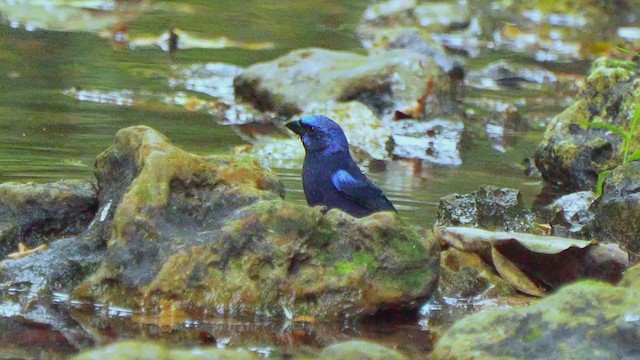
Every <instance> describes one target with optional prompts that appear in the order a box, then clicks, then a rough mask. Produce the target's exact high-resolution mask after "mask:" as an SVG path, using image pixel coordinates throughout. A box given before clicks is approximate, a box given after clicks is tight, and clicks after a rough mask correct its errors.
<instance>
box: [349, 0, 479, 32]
mask: <svg viewBox="0 0 640 360" xmlns="http://www.w3.org/2000/svg"><path fill="white" fill-rule="evenodd" d="M468 23H469V13H468V11H467V9H466V7H465V6H464V5H460V4H458V3H435V2H421V1H420V2H418V1H415V0H390V1H382V2H378V3H374V4H372V5H370V6H369V7H368V8H367V10H366V11H365V13H364V15H363V17H362V22H361V23H360V25H359V27H358V32H359V33H360V34H361V35H364V34H371V33H375V32H376V30H377V29H378V28H380V27H383V28H389V27H392V26H419V27H421V28H422V29H425V30H428V31H430V32H443V31H447V30H452V29H456V28H462V27H465V26H466V25H468Z"/></svg>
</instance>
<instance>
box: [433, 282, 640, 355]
mask: <svg viewBox="0 0 640 360" xmlns="http://www.w3.org/2000/svg"><path fill="white" fill-rule="evenodd" d="M639 319H640V290H639V289H638V288H637V287H634V288H624V287H616V286H613V285H609V284H604V283H600V282H596V281H582V282H579V283H576V284H573V285H569V286H566V287H564V288H562V289H560V290H559V291H558V292H557V293H555V294H553V295H550V296H548V297H546V298H543V299H541V300H539V301H537V302H535V303H534V304H532V305H529V306H525V307H521V308H516V309H504V310H494V311H486V312H482V313H477V314H474V315H471V316H468V317H465V318H463V319H462V320H460V321H458V322H456V323H455V324H454V325H453V327H451V329H450V330H449V331H447V332H446V333H445V334H444V336H443V337H442V338H441V339H440V340H439V341H438V343H437V344H436V346H435V348H434V351H433V353H432V354H430V357H429V358H430V359H466V358H474V359H496V358H500V359H531V358H537V359H621V358H636V357H638V355H639V354H640V347H639V346H638V343H639V341H640V335H638V334H640V321H638V320H639Z"/></svg>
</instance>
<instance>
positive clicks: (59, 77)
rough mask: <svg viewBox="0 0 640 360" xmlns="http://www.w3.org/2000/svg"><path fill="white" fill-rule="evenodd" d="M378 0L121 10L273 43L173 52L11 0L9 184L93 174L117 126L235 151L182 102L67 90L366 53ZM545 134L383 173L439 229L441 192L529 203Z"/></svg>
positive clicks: (2, 61)
mask: <svg viewBox="0 0 640 360" xmlns="http://www.w3.org/2000/svg"><path fill="white" fill-rule="evenodd" d="M56 3H57V2H55V1H54V2H52V4H56ZM367 3H368V1H338V0H334V1H324V2H321V3H318V2H314V3H311V2H305V1H292V2H282V1H247V2H244V3H243V4H246V6H244V5H243V6H238V3H237V1H233V0H225V1H215V2H209V1H193V0H192V1H189V2H159V3H156V4H155V5H149V6H142V5H139V6H138V5H132V6H130V7H128V8H127V9H126V11H124V10H123V11H122V13H123V14H121V15H120V18H121V19H123V20H127V19H129V21H128V22H127V24H128V29H129V35H130V37H131V38H135V37H143V36H158V35H160V34H161V33H163V32H165V31H167V29H169V28H170V27H174V26H175V27H176V28H179V29H181V30H183V31H187V32H189V34H191V35H193V36H198V37H202V38H215V37H218V36H226V37H227V38H229V39H233V40H235V41H239V42H272V43H273V44H274V46H273V48H271V49H266V50H259V51H256V50H247V49H239V48H223V49H186V50H181V51H177V52H176V53H173V54H169V53H167V52H164V51H162V50H161V49H159V48H157V47H152V48H137V49H135V50H128V51H127V50H124V51H123V50H118V49H117V48H116V47H115V46H114V45H113V44H112V43H111V42H110V41H109V40H108V39H105V38H103V37H101V36H99V34H98V33H99V31H97V30H95V31H94V30H92V29H90V30H91V31H65V29H68V28H72V29H73V28H75V27H83V26H84V28H87V27H89V26H88V25H83V23H81V22H79V24H78V25H77V26H76V25H75V23H73V22H66V23H65V22H63V23H58V22H55V21H54V20H55V16H54V15H55V11H51V12H46V11H44V10H43V9H42V8H41V7H37V6H34V7H32V8H23V9H22V11H16V10H15V6H13V7H12V6H9V5H7V3H5V2H4V1H0V13H2V14H3V18H4V21H3V23H2V25H0V49H1V50H0V88H1V89H2V92H0V130H1V131H0V181H1V182H5V181H21V182H23V181H35V182H45V181H55V180H58V179H75V178H87V177H90V176H91V174H92V166H93V161H94V159H95V157H96V155H97V154H99V153H100V152H101V151H102V150H104V149H106V148H107V147H108V146H109V145H110V143H111V141H112V139H113V136H114V134H115V132H116V131H117V130H118V129H120V128H123V127H126V126H130V125H138V124H144V125H148V126H151V127H153V128H155V129H157V130H159V131H161V132H162V133H164V134H166V135H167V136H168V137H169V138H170V139H171V140H172V141H173V142H174V143H176V144H178V145H179V146H181V147H183V148H185V149H187V150H189V151H192V152H195V153H198V154H209V153H225V152H229V151H231V150H232V148H233V147H234V146H237V145H240V144H243V141H242V140H241V139H240V138H239V137H238V136H237V135H236V134H235V133H234V132H233V131H232V130H231V129H230V128H227V127H223V126H219V125H216V124H215V123H214V122H213V121H212V120H211V118H210V117H209V116H208V115H206V114H199V113H194V112H189V111H186V110H184V109H182V108H180V107H177V106H176V107H171V106H117V105H113V104H99V103H93V102H83V101H78V100H77V99H75V98H73V97H69V96H65V95H63V92H64V91H65V90H67V89H71V88H79V89H92V90H96V91H103V92H109V91H130V92H132V93H133V94H139V93H144V92H155V93H167V92H170V91H171V90H170V88H169V86H168V80H167V79H168V78H169V77H170V76H171V69H172V67H175V66H187V65H190V64H203V63H209V62H225V63H231V64H236V65H240V66H247V65H250V64H252V63H255V62H259V61H266V60H270V59H273V58H275V57H278V56H280V55H282V54H284V53H286V52H288V51H290V50H292V49H297V48H301V47H312V46H317V47H325V48H330V49H337V50H352V51H359V52H363V51H364V50H363V49H362V48H361V46H360V44H359V42H358V40H357V38H356V37H355V35H354V32H353V30H354V28H355V26H356V24H357V22H358V20H359V19H360V16H361V14H362V12H363V11H364V9H365V7H366V5H367ZM64 9H69V8H64ZM72 10H74V11H76V12H80V13H82V11H83V10H82V9H77V8H72ZM25 14H26V15H25ZM27 15H28V16H27ZM91 16H93V17H94V18H93V19H94V20H93V21H97V20H96V19H103V18H105V17H106V15H104V14H101V13H100V12H99V11H97V10H93V12H92V14H91ZM10 19H12V20H13V21H14V22H13V23H12V22H11V20H10ZM16 19H17V20H20V21H17V20H16ZM16 23H17V24H18V25H16ZM25 24H27V25H26V26H25ZM29 24H32V25H33V27H35V29H32V28H31V27H30V25H29ZM109 24H111V23H109ZM11 25H13V27H12V26H11ZM109 27H110V26H107V27H106V29H107V30H108V29H109ZM102 31H104V30H102ZM537 133H538V132H536V134H537ZM536 141H537V139H536V136H528V135H527V134H518V136H517V140H516V141H515V143H513V144H512V145H511V146H509V147H507V148H506V150H505V151H504V152H499V151H496V150H494V149H493V148H492V147H491V145H490V144H489V143H488V142H487V141H486V140H485V139H478V140H474V141H473V143H470V144H469V146H465V147H464V149H463V150H462V159H463V164H462V166H460V167H438V166H430V165H428V164H425V166H423V169H422V171H421V173H420V174H419V175H417V176H416V175H415V174H414V170H413V169H412V168H413V165H411V164H408V163H400V162H399V163H397V164H394V165H392V166H389V169H390V170H389V171H387V172H382V173H375V174H372V178H373V179H374V180H376V181H377V182H378V183H379V184H380V185H381V186H382V187H383V188H384V190H385V191H386V192H387V193H388V194H389V196H390V197H391V198H392V200H393V201H394V203H396V205H397V206H398V207H399V209H400V212H401V215H402V216H403V217H404V218H407V219H409V220H410V221H411V222H414V223H417V224H422V225H425V226H430V224H431V223H432V221H433V219H434V218H435V212H436V209H437V201H438V199H439V198H440V197H442V196H444V195H447V194H450V193H453V192H459V193H465V192H469V191H473V190H476V189H477V188H478V186H479V185H480V184H494V185H499V186H509V187H515V188H518V189H521V190H522V191H523V193H524V195H525V198H526V199H529V200H530V199H531V198H532V197H533V196H534V195H535V194H536V193H537V192H538V191H539V186H538V185H535V184H532V185H527V184H524V183H523V181H524V180H523V177H522V171H521V168H520V162H521V161H522V159H523V158H524V157H526V156H530V155H531V153H532V150H533V148H534V147H535V144H536ZM277 170H278V173H279V174H281V175H282V178H283V181H284V182H285V184H286V186H287V188H288V189H289V190H290V191H289V192H288V195H287V198H288V199H291V200H292V201H303V195H302V193H301V191H300V189H301V185H300V179H299V174H298V171H294V170H279V169H277Z"/></svg>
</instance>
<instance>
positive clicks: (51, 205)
mask: <svg viewBox="0 0 640 360" xmlns="http://www.w3.org/2000/svg"><path fill="white" fill-rule="evenodd" d="M97 206H98V199H97V194H96V188H95V184H93V183H91V182H89V181H84V180H77V181H75V180H74V181H58V182H55V183H49V184H34V183H26V184H18V183H4V184H0V259H2V258H4V257H5V256H6V255H7V254H9V253H12V252H16V251H17V249H18V243H24V244H25V245H27V247H36V246H38V245H41V244H47V243H50V242H51V241H53V240H55V239H58V238H63V237H67V236H72V235H76V234H79V233H80V232H82V231H84V230H85V229H86V227H87V226H88V225H89V222H90V221H91V220H92V219H93V216H94V214H95V212H96V209H97Z"/></svg>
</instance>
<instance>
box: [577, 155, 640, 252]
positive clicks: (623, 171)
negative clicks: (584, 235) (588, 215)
mask: <svg viewBox="0 0 640 360" xmlns="http://www.w3.org/2000/svg"><path fill="white" fill-rule="evenodd" d="M638 188H640V162H637V161H634V162H631V163H627V164H624V165H621V166H619V167H617V168H616V169H615V170H613V172H612V173H611V174H610V175H609V176H608V177H607V180H606V182H605V184H604V187H603V191H602V196H600V197H599V198H598V199H596V201H595V202H594V203H593V204H592V205H591V208H590V211H591V212H592V213H593V214H594V216H593V221H592V222H591V223H590V224H589V225H587V227H586V229H585V230H586V231H587V232H588V233H589V234H590V235H591V236H592V237H593V238H595V239H598V240H601V241H609V242H614V243H619V244H621V245H622V246H623V247H624V248H625V249H626V250H627V251H629V252H630V253H631V254H637V253H638V252H639V251H640V222H638V218H640V194H639V193H638ZM633 257H634V258H636V259H637V255H634V256H633Z"/></svg>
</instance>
